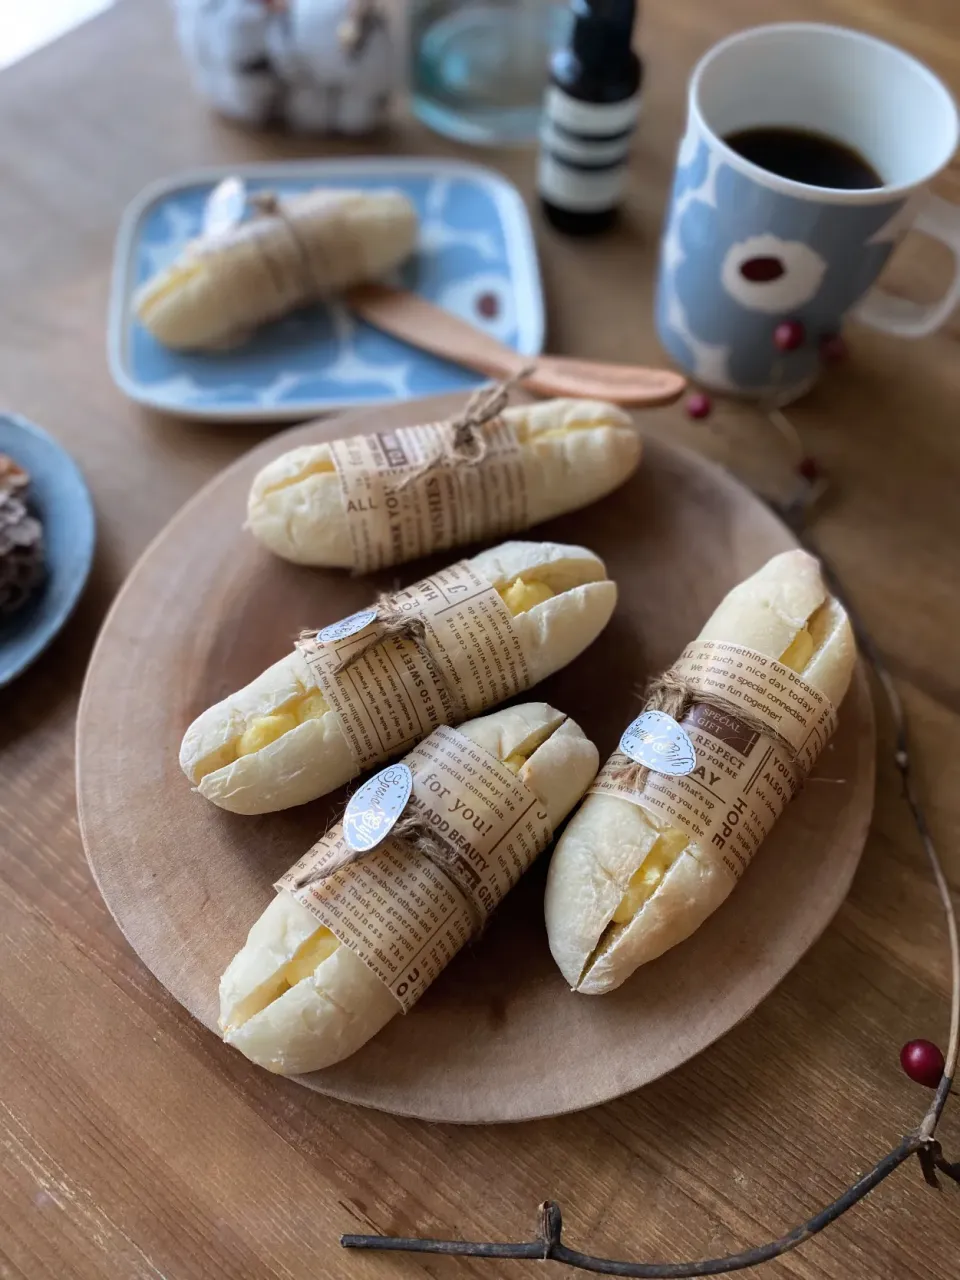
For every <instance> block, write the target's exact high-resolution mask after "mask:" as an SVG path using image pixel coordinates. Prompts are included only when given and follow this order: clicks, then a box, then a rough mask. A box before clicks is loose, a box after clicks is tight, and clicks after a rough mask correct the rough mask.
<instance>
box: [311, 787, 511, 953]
mask: <svg viewBox="0 0 960 1280" xmlns="http://www.w3.org/2000/svg"><path fill="white" fill-rule="evenodd" d="M383 839H384V840H391V841H395V842H396V843H397V844H399V845H400V846H401V847H402V851H403V852H404V853H410V854H413V855H417V854H419V855H420V856H421V857H423V858H426V859H427V861H428V862H431V863H432V864H433V865H434V866H435V867H436V868H437V870H438V871H439V872H440V873H441V875H443V876H444V877H445V878H446V879H447V880H449V881H450V883H451V884H452V885H453V887H454V888H455V889H456V890H457V892H458V893H459V894H460V896H461V897H462V898H463V900H464V901H465V902H466V904H467V907H468V909H469V911H470V917H471V922H472V925H473V929H472V935H473V936H479V935H480V934H481V933H482V932H483V927H484V924H485V923H486V918H487V915H486V912H485V910H484V908H483V906H482V905H481V903H480V900H479V898H478V897H477V886H478V884H479V881H478V880H477V879H476V878H475V877H474V876H472V875H471V874H470V872H469V870H468V868H467V865H466V864H465V863H464V861H463V859H462V858H461V857H460V855H459V854H458V852H457V850H456V849H455V848H454V846H453V845H451V844H448V843H447V841H446V840H444V839H442V838H441V837H440V836H439V835H437V833H436V832H435V831H434V830H433V828H432V827H430V826H429V825H428V824H427V823H426V822H424V821H423V819H422V818H420V817H418V815H417V814H416V813H413V812H410V811H409V806H408V808H407V809H405V810H404V811H403V813H401V815H400V817H399V818H398V819H397V821H396V822H395V823H394V825H393V827H392V828H391V829H390V831H388V832H387V834H386V835H385V836H384V838H383ZM382 844H383V841H381V842H380V843H379V844H375V845H374V846H373V848H372V849H362V850H361V849H351V848H349V846H348V847H347V848H346V850H344V851H342V852H341V854H340V856H339V857H337V858H335V859H334V860H333V861H332V862H328V863H326V864H325V865H323V866H321V867H313V868H312V869H311V870H309V871H305V872H304V874H303V875H302V876H299V877H298V879H296V880H295V881H294V883H293V888H294V891H297V892H298V891H299V890H301V889H306V888H308V887H309V886H310V885H312V884H322V883H323V882H324V881H325V880H329V879H330V877H331V876H334V875H336V874H337V872H338V871H342V870H343V868H344V867H349V866H352V865H353V864H354V863H355V862H359V861H360V860H361V859H362V858H366V857H368V856H369V855H370V854H372V853H376V852H377V851H378V850H379V849H380V848H381V846H382Z"/></svg>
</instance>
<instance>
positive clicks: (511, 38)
mask: <svg viewBox="0 0 960 1280" xmlns="http://www.w3.org/2000/svg"><path fill="white" fill-rule="evenodd" d="M568 24H569V12H568V10H567V7H566V4H565V3H562V2H561V0H410V33H411V41H412V47H411V89H412V95H413V109H414V111H415V112H416V114H417V115H418V116H419V118H420V119H421V120H422V121H423V122H424V124H427V125H429V126H430V128H431V129H435V130H436V131H437V132H438V133H442V134H445V135H446V136H447V137H449V138H455V139H456V140H457V141H458V142H472V143H477V144H480V145H496V144H498V143H524V142H530V141H532V140H533V139H535V138H536V136H537V129H538V126H539V122H540V108H541V103H542V100H543V92H544V88H545V87H546V83H547V76H548V64H549V60H550V54H551V53H552V52H553V50H554V49H555V48H557V47H558V46H559V45H560V44H562V43H563V41H564V39H565V37H566V34H567V31H568Z"/></svg>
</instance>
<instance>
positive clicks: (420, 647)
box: [300, 593, 469, 718]
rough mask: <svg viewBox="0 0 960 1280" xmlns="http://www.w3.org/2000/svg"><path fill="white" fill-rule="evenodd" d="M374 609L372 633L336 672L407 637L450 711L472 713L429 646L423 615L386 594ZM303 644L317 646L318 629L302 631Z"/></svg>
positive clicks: (346, 669)
mask: <svg viewBox="0 0 960 1280" xmlns="http://www.w3.org/2000/svg"><path fill="white" fill-rule="evenodd" d="M375 609H376V615H377V616H376V618H375V620H374V623H375V625H374V628H373V630H372V631H371V633H370V635H369V636H368V637H367V639H366V640H364V642H363V644H361V645H360V646H359V647H358V648H357V649H355V650H354V652H353V653H351V654H350V655H349V656H348V657H346V658H343V659H341V661H340V662H339V663H338V664H337V666H336V667H334V669H333V674H334V675H336V676H338V675H342V674H343V673H344V672H345V671H348V670H349V669H350V668H351V667H352V666H354V665H355V664H356V663H357V662H359V661H360V659H361V658H362V657H363V656H364V655H365V654H367V653H369V652H370V650H371V649H374V648H376V646H377V645H378V644H383V642H384V641H385V640H406V641H408V642H409V643H410V644H411V645H412V646H413V647H414V649H416V651H417V653H418V654H419V655H420V658H421V659H422V661H423V663H424V666H426V668H427V670H428V671H429V672H430V675H431V676H432V678H433V681H434V684H435V686H436V687H437V688H438V689H439V690H440V694H441V698H442V699H443V700H444V702H445V703H446V704H447V707H446V709H447V711H448V712H449V713H450V714H452V715H455V716H458V717H461V718H462V717H463V716H465V715H466V714H467V713H468V712H469V707H468V706H467V705H466V700H465V699H464V696H463V693H462V691H461V689H460V688H459V686H458V685H456V684H455V683H454V682H453V681H452V680H451V679H450V677H449V676H448V674H447V672H446V670H445V669H444V666H443V663H442V662H441V661H440V660H439V659H438V658H437V655H436V654H435V653H434V652H433V650H432V649H431V648H430V644H429V636H430V629H429V627H428V626H427V622H426V619H425V618H424V617H423V614H422V613H420V612H419V611H418V610H417V609H401V608H399V607H398V605H397V603H396V600H395V598H394V597H393V596H390V595H388V594H386V593H384V594H382V595H380V596H378V598H377V603H376V605H375ZM300 643H301V645H306V646H315V645H316V632H315V631H302V632H301V633H300Z"/></svg>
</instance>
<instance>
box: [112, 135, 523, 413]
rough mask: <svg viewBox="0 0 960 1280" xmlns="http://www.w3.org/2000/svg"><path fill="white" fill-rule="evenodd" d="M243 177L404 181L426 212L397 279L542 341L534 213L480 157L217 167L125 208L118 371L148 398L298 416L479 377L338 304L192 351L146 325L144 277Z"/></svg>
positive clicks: (188, 408) (497, 332)
mask: <svg viewBox="0 0 960 1280" xmlns="http://www.w3.org/2000/svg"><path fill="white" fill-rule="evenodd" d="M231 173H235V174H237V176H238V177H241V178H242V179H243V180H244V182H245V183H246V185H247V187H248V189H250V190H253V191H256V190H263V189H269V190H271V191H276V192H279V193H280V194H283V193H285V192H294V191H302V190H305V189H307V188H310V187H314V186H349V187H355V188H363V189H367V190H370V189H376V188H377V187H397V188H399V189H400V190H402V191H403V192H405V194H406V195H407V196H409V198H410V199H411V200H412V201H413V203H414V204H415V205H416V207H417V211H418V213H419V215H420V242H419V248H418V251H417V253H416V254H415V255H414V257H413V258H412V259H411V260H410V261H409V262H408V263H407V264H406V265H405V266H404V267H403V268H402V269H401V270H400V271H398V272H397V273H395V275H394V277H393V278H392V279H391V280H390V282H391V283H395V284H400V285H403V286H404V287H406V288H409V289H414V290H416V292H417V293H420V294H422V295H423V296H424V297H425V298H428V299H429V300H430V301H431V302H435V303H437V304H438V305H439V306H441V307H445V308H447V309H448V310H449V311H452V312H454V313H455V314H456V315H458V316H461V317H462V318H463V319H465V320H469V321H471V322H472V323H473V324H475V325H477V326H478V327H479V328H481V329H483V330H485V331H486V332H487V333H489V334H492V335H493V336H494V337H496V338H499V339H500V340H501V341H502V342H505V343H507V344H508V345H509V346H511V347H513V348H514V349H515V350H516V351H519V352H520V353H521V354H523V355H537V354H539V352H540V350H541V349H542V345H543V298H542V294H541V289H540V273H539V269H538V266H537V258H536V250H535V248H534V243H533V235H532V233H531V229H530V223H529V219H528V217H527V212H526V209H525V208H524V205H523V201H522V200H521V198H520V194H519V192H518V191H517V190H516V188H515V187H513V186H511V184H510V183H509V182H507V181H506V180H505V179H504V178H502V177H500V175H499V174H496V173H494V172H492V171H491V170H489V169H484V168H481V167H480V166H479V165H473V164H467V163H464V162H462V161H454V160H435V159H429V160H427V159H423V160H420V159H394V158H383V159H364V158H358V159H353V160H336V161H308V162H300V163H294V164H262V165H240V166H237V167H235V168H229V169H228V168H218V169H205V170H203V171H202V172H193V173H188V174H182V175H178V176H176V177H174V178H170V179H166V180H164V181H163V182H161V183H158V184H155V185H154V186H151V187H148V188H147V189H146V190H145V191H143V192H141V194H140V195H139V196H138V197H137V198H136V200H134V201H133V203H132V204H131V205H130V207H129V208H128V209H127V211H126V213H125V214H124V216H123V220H122V222H121V225H120V231H119V234H118V237H117V247H116V256H115V259H114V273H113V287H112V292H111V299H110V318H109V327H108V354H109V359H110V370H111V373H112V374H113V377H114V380H115V381H116V383H117V385H118V386H119V387H120V389H121V390H122V391H124V392H125V393H126V394H127V395H128V396H130V397H131V398H132V399H134V400H137V401H139V402H140V403H141V404H146V405H150V406H151V407H153V408H155V409H162V410H164V411H165V412H167V413H174V414H178V415H181V416H184V417H190V418H209V419H215V420H219V421H233V420H237V419H247V420H251V419H253V420H259V419H262V420H271V421H277V420H290V421H292V420H296V419H300V418H308V417H311V416H313V415H314V414H318V413H323V412H325V411H327V410H330V409H334V408H340V407H343V406H346V405H362V404H377V403H381V402H386V401H395V400H404V399H407V398H409V397H412V396H424V395H432V394H433V393H435V392H441V391H456V390H459V389H460V388H465V389H466V388H470V387H472V386H475V385H477V383H478V382H479V381H481V379H479V378H478V377H477V376H476V375H475V374H473V373H470V372H469V371H468V370H465V369H461V368H460V367H459V366H456V365H452V364H449V363H447V362H446V361H444V360H440V359H437V358H436V357H435V356H431V355H428V354H427V353H426V352H423V351H419V350H417V349H415V348H413V347H410V346H408V345H407V344H406V343H403V342H401V341H399V340H398V339H396V338H391V337H389V336H388V335H387V334H384V333H380V332H379V331H378V330H376V329H373V328H371V327H370V326H368V325H367V324H365V323H364V322H362V321H360V320H358V319H356V318H354V317H353V316H352V315H351V314H350V312H349V311H348V310H347V308H346V307H345V306H343V305H342V304H341V303H338V302H331V303H327V304H323V305H320V306H314V307H308V308H304V309H303V310H301V311H297V312H295V313H293V314H291V315H289V316H286V317H285V318H284V319H282V320H278V321H276V322H275V323H273V324H269V325H265V326H264V327H263V328H262V329H260V330H258V331H257V333H256V334H255V335H254V337H253V338H252V339H251V340H250V341H249V342H247V343H245V344H244V345H243V346H241V347H236V348H234V349H233V350H230V351H225V352H216V353H204V354H200V353H197V354H187V353H184V352H180V351H171V350H168V349H167V348H166V347H163V346H161V344H160V343H159V342H157V341H156V340H155V339H154V338H153V337H151V335H150V334H149V333H148V332H147V331H146V330H145V329H144V328H143V326H142V325H140V324H139V323H138V321H137V319H136V317H135V316H134V314H133V310H132V306H131V299H132V295H133V292H134V290H135V289H136V287H137V286H138V285H139V284H140V283H141V282H142V281H144V280H146V279H148V278H149V277H150V276H151V275H153V274H154V273H155V272H156V271H159V270H160V269H161V268H162V267H164V266H166V265H167V263H169V262H170V261H171V260H172V259H173V258H175V257H176V256H177V255H178V253H179V252H180V250H181V248H182V247H183V245H184V244H185V242H186V241H188V240H190V239H191V238H192V237H194V236H195V235H197V233H198V232H199V230H200V223H201V218H202V216H203V208H204V202H205V200H206V198H207V195H208V194H209V192H210V191H211V190H212V188H213V187H214V186H216V184H217V183H218V182H219V181H220V180H221V179H222V178H224V177H226V176H227V175H228V174H231Z"/></svg>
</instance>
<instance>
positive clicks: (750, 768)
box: [591, 640, 837, 880]
mask: <svg viewBox="0 0 960 1280" xmlns="http://www.w3.org/2000/svg"><path fill="white" fill-rule="evenodd" d="M670 675H671V676H672V677H675V678H676V679H677V680H679V681H682V682H684V683H686V684H687V685H688V686H689V687H690V688H691V689H692V691H693V693H694V695H695V696H696V697H702V698H703V699H704V701H703V702H695V703H694V704H693V706H692V707H691V708H690V710H689V711H688V712H687V713H686V715H685V716H684V718H683V720H682V721H681V724H682V727H683V729H684V730H685V731H686V733H687V734H688V736H689V738H690V740H691V742H692V743H693V746H694V749H695V751H696V757H697V759H696V766H695V767H694V768H693V770H692V771H691V772H689V773H686V774H684V775H683V776H679V777H673V776H669V775H667V774H663V773H655V772H651V773H650V774H648V776H647V779H646V781H645V783H644V784H643V786H642V789H640V790H638V789H637V788H636V786H635V785H632V784H631V782H630V780H629V774H627V776H626V777H624V773H625V770H626V768H627V766H629V764H630V759H629V758H628V757H627V756H625V755H623V754H622V753H620V752H614V754H613V755H612V756H611V757H610V759H609V760H608V761H607V763H606V764H605V765H604V766H603V768H602V769H601V770H600V773H599V774H598V775H597V778H596V780H595V781H594V784H593V786H592V787H591V793H596V794H597V795H608V796H616V797H617V798H618V799H621V800H629V801H630V802H631V803H632V804H636V805H638V806H639V807H640V808H641V809H645V810H646V811H647V812H648V813H650V814H652V815H653V816H654V817H655V818H657V819H659V820H660V821H661V822H662V823H664V824H666V825H669V826H674V827H680V828H681V829H682V830H683V831H685V832H686V833H687V835H688V836H689V837H690V839H691V840H694V841H696V842H697V844H699V845H701V846H702V847H703V848H707V847H712V848H715V849H718V850H719V851H720V853H721V860H722V862H723V865H724V867H726V869H727V871H728V872H729V874H730V875H731V876H732V877H733V878H734V880H739V878H740V876H741V875H742V874H743V872H744V871H745V870H746V869H747V867H748V866H749V864H750V860H751V858H752V857H753V855H754V853H755V852H756V851H757V849H758V848H759V847H760V844H761V843H762V841H763V840H764V838H765V837H766V835H767V833H768V832H769V831H770V829H771V828H772V827H773V824H774V823H775V822H776V820H777V818H778V817H779V816H780V814H781V813H782V812H783V810H784V808H785V807H786V805H787V802H788V801H789V800H791V799H792V798H793V796H794V795H795V794H796V792H797V791H798V790H799V788H800V786H801V784H802V782H803V779H804V778H805V777H806V775H807V774H808V773H809V772H810V770H811V769H812V768H813V765H814V763H815V762H816V760H817V757H818V756H819V755H820V752H821V751H822V750H823V747H824V746H825V744H826V743H827V741H828V740H829V738H830V737H831V736H832V735H833V732H834V730H835V729H836V727H837V717H836V712H835V711H834V708H833V706H832V705H831V704H830V702H829V701H828V699H827V698H825V697H824V696H823V694H822V693H820V691H819V690H818V689H814V688H813V687H812V685H809V684H807V683H806V681H804V680H802V679H801V678H800V676H798V675H797V673H796V672H795V671H791V669H790V668H789V667H785V666H783V665H782V664H781V663H779V662H777V661H776V660H775V659H773V658H767V657H765V656H764V655H763V654H761V653H756V652H755V651H754V650H752V649H746V648H744V647H743V646H742V645H736V644H726V643H722V642H719V641H699V640H697V641H694V643H693V644H691V645H688V646H687V648H686V649H685V650H684V651H683V653H682V654H681V656H680V660H679V661H678V662H677V663H676V665H675V666H673V667H672V668H671V670H670ZM711 698H714V699H716V700H718V701H721V702H722V703H724V704H725V706H724V707H723V708H722V709H721V708H720V707H718V706H711V705H710V700H711ZM729 708H739V709H740V710H741V711H742V712H743V713H744V715H745V716H746V717H748V718H749V720H750V721H751V723H750V724H747V723H745V722H744V720H742V719H741V718H740V717H739V716H738V715H736V714H735V711H734V710H732V709H729ZM757 724H765V725H768V726H769V728H770V730H771V732H772V733H773V734H775V735H776V736H777V737H778V738H780V739H782V740H783V741H784V742H786V743H787V744H788V745H789V747H790V748H791V752H792V756H791V753H790V752H787V751H786V750H784V748H783V746H782V745H781V743H779V742H777V741H775V740H774V738H772V737H767V735H766V734H762V733H760V732H758V730H757V728H755V727H754V726H755V725H757Z"/></svg>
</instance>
